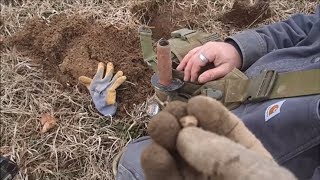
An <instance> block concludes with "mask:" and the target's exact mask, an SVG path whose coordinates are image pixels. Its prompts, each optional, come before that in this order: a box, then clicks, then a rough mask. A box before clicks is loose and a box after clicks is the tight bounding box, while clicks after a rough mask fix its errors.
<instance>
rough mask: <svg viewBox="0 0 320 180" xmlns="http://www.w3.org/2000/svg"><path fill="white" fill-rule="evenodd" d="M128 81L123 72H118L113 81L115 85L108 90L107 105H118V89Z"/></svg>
mask: <svg viewBox="0 0 320 180" xmlns="http://www.w3.org/2000/svg"><path fill="white" fill-rule="evenodd" d="M126 79H127V77H126V76H123V72H122V71H118V72H117V74H116V75H114V77H113V79H112V81H114V83H113V84H112V85H111V87H110V88H109V89H108V92H107V96H106V103H107V105H112V104H115V103H116V97H117V92H116V89H117V88H118V87H119V86H120V85H121V84H122V83H123V82H125V81H126Z"/></svg>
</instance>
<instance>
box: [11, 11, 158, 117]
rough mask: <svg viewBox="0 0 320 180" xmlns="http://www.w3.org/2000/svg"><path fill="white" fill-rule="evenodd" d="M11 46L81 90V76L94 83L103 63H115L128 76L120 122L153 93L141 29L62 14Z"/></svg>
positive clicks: (32, 27)
mask: <svg viewBox="0 0 320 180" xmlns="http://www.w3.org/2000/svg"><path fill="white" fill-rule="evenodd" d="M8 44H9V45H11V46H15V47H16V48H17V50H18V51H20V52H22V53H23V54H24V55H25V56H27V57H30V58H31V59H32V60H33V61H34V62H36V63H38V64H41V65H43V69H44V72H45V75H46V76H47V77H48V78H49V79H51V78H55V79H57V80H58V81H59V82H60V83H61V84H63V85H65V86H64V87H65V88H68V87H69V86H75V85H77V83H78V81H77V79H78V77H80V76H88V77H93V76H94V74H95V71H96V68H97V64H98V62H104V63H105V64H107V63H108V62H112V63H113V64H114V65H115V68H116V69H118V70H121V71H123V73H124V75H125V76H127V82H125V83H123V85H121V87H120V88H119V89H118V91H117V102H118V105H119V111H120V112H118V113H117V115H118V116H119V117H123V116H126V111H131V110H132V109H133V108H134V105H138V104H140V103H143V102H144V101H145V100H146V99H147V97H148V96H149V95H152V93H153V88H152V86H151V85H150V78H151V75H152V70H151V68H149V67H147V65H146V64H145V63H144V61H143V59H142V54H141V50H140V42H139V37H138V32H137V29H134V28H130V27H126V28H124V29H119V28H116V27H115V26H112V25H109V26H102V25H101V24H99V23H98V22H95V21H94V20H92V19H91V18H83V17H79V16H76V15H74V16H66V15H64V14H59V15H53V16H52V18H51V19H50V21H49V22H48V21H44V20H43V19H37V18H35V19H31V20H29V22H28V23H27V24H26V25H25V27H24V28H23V29H22V30H21V31H19V32H18V33H16V34H15V35H14V36H13V37H11V38H10V39H9V40H8Z"/></svg>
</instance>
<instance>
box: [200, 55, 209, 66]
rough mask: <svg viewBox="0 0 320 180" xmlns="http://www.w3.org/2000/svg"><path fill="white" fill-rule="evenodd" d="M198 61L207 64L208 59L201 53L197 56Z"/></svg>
mask: <svg viewBox="0 0 320 180" xmlns="http://www.w3.org/2000/svg"><path fill="white" fill-rule="evenodd" d="M199 59H200V61H201V62H202V63H204V64H207V63H208V62H209V59H208V58H207V57H206V56H205V55H203V54H202V53H200V54H199Z"/></svg>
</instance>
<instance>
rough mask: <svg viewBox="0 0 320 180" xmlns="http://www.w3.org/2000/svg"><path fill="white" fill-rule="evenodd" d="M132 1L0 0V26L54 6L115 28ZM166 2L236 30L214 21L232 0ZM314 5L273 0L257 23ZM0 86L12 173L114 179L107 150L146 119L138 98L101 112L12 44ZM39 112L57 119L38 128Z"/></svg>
mask: <svg viewBox="0 0 320 180" xmlns="http://www.w3.org/2000/svg"><path fill="white" fill-rule="evenodd" d="M1 2H2V1H1ZM12 2H15V1H12ZM20 2H21V1H20ZM157 2H159V1H157ZM134 3H136V1H134V0H130V1H126V0H123V1H122V0H114V1H111V0H110V1H103V2H102V1H100V0H87V1H84V0H76V1H71V0H59V1H54V0H44V1H31V0H30V1H22V3H20V4H19V3H18V4H17V3H14V5H12V4H8V3H5V2H4V1H3V2H2V4H1V18H2V20H1V22H2V23H1V27H0V32H1V35H3V36H4V37H7V36H12V35H13V34H14V33H15V32H17V31H18V30H20V29H21V28H22V27H23V25H24V23H25V22H26V20H28V19H30V18H32V17H42V18H44V19H46V20H48V21H50V17H52V16H53V15H55V14H58V13H66V14H68V15H71V14H79V15H81V16H90V17H94V18H95V19H97V20H98V21H100V22H101V23H102V24H106V25H107V24H114V25H116V26H117V27H119V28H122V27H125V26H130V27H135V26H137V25H138V24H139V22H140V21H139V17H137V16H135V15H134V14H132V13H131V12H130V10H129V8H130V6H131V5H132V4H134ZM171 3H174V4H175V5H176V6H179V7H181V8H183V7H188V6H193V7H196V6H204V7H205V8H206V9H207V11H205V12H203V13H202V14H201V15H202V16H203V17H204V18H203V19H202V20H201V21H199V22H198V23H197V28H200V29H204V30H207V31H216V32H219V33H220V35H222V36H226V35H229V34H230V33H233V32H235V31H238V30H240V29H237V28H234V27H229V26H226V25H224V24H221V23H220V22H215V21H213V19H214V17H215V16H217V15H218V14H219V13H223V12H225V11H227V10H229V9H230V8H231V6H232V0H222V1H218V0H216V1H212V0H211V1H209V0H193V1H187V0H184V1H181V0H180V1H172V2H171ZM316 5H317V3H316V1H313V2H311V1H303V0H301V1H292V0H277V1H273V2H272V4H271V8H272V9H273V12H274V14H273V16H272V17H271V18H269V19H267V20H266V21H265V22H263V23H262V24H268V23H271V22H276V21H279V20H281V19H285V18H287V17H288V16H289V15H291V14H293V13H296V12H307V13H309V12H312V11H313V10H314V8H315V6H316ZM260 25H261V24H260ZM255 27H256V26H255ZM0 87H1V101H0V106H1V112H0V117H1V127H0V137H1V141H0V143H1V146H0V153H1V154H7V155H10V156H11V158H12V159H14V160H15V161H16V162H17V163H18V164H19V166H20V168H21V171H20V173H19V175H18V176H17V179H112V177H113V176H112V172H111V162H112V159H113V157H114V156H115V155H116V153H117V152H118V151H119V150H120V149H121V148H122V147H123V146H124V145H125V144H126V143H127V142H128V141H129V140H130V139H131V138H135V137H137V136H140V135H142V134H143V129H144V128H145V122H146V121H147V120H148V118H146V116H145V114H144V113H143V111H144V108H145V106H144V104H142V105H139V106H137V107H136V109H135V111H133V112H128V118H126V119H111V118H105V117H102V116H100V115H99V114H98V113H97V111H96V110H95V109H94V107H93V106H92V103H91V100H90V97H89V95H88V94H82V93H80V92H79V91H78V87H74V88H73V90H72V91H63V90H62V89H61V85H60V84H59V83H58V82H56V81H55V80H52V79H48V77H44V76H43V73H42V67H40V66H35V65H33V64H32V63H31V61H30V60H29V59H27V58H26V57H21V56H20V55H19V54H18V53H17V52H16V51H15V50H14V49H8V48H3V49H2V50H1V83H0ZM45 112H50V113H52V114H53V115H54V116H55V117H56V118H57V119H58V127H56V128H55V129H53V130H52V131H50V132H49V133H45V134H40V133H39V131H40V128H41V127H40V123H39V117H40V115H41V114H42V113H45Z"/></svg>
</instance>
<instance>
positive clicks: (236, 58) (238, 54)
mask: <svg viewBox="0 0 320 180" xmlns="http://www.w3.org/2000/svg"><path fill="white" fill-rule="evenodd" d="M225 43H227V44H229V45H231V46H232V47H233V49H234V51H233V52H234V57H233V58H234V59H233V60H234V61H235V65H236V68H238V69H240V68H241V67H242V52H241V50H240V47H239V46H238V44H237V43H236V42H234V41H233V40H232V39H227V40H226V41H225Z"/></svg>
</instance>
